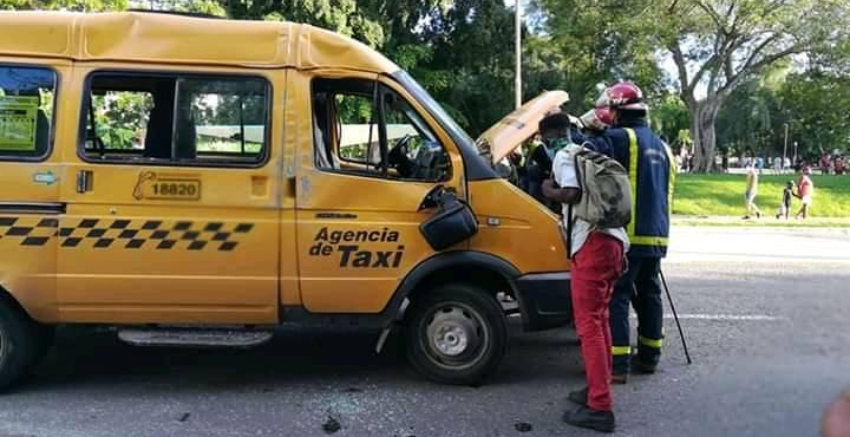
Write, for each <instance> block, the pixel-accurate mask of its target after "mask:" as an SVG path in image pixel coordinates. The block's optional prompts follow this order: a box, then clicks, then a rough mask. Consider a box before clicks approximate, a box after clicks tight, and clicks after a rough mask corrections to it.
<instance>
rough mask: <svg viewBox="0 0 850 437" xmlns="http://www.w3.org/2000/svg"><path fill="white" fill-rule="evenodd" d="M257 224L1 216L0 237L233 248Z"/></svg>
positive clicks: (67, 244) (66, 243) (25, 241)
mask: <svg viewBox="0 0 850 437" xmlns="http://www.w3.org/2000/svg"><path fill="white" fill-rule="evenodd" d="M253 228H254V224H253V223H222V222H191V221H175V222H167V221H162V220H124V219H118V220H102V219H88V218H87V219H82V220H79V221H78V222H77V223H75V224H74V226H73V227H59V220H58V219H57V218H38V217H0V241H2V240H4V239H15V240H18V242H19V245H21V246H44V245H46V244H47V243H48V242H49V241H50V239H51V238H56V239H57V240H58V244H59V247H61V248H67V249H73V248H78V247H92V248H95V249H108V248H121V249H129V250H132V249H142V248H153V249H155V250H172V249H183V250H190V251H200V250H218V251H223V252H229V251H232V250H234V249H236V247H237V246H238V245H239V241H238V240H239V237H240V235H244V234H247V233H249V232H251V230H252V229H253Z"/></svg>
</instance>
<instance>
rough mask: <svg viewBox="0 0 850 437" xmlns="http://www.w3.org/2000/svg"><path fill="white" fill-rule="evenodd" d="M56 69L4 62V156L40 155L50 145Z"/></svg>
mask: <svg viewBox="0 0 850 437" xmlns="http://www.w3.org/2000/svg"><path fill="white" fill-rule="evenodd" d="M55 92H56V73H55V72H53V71H52V70H49V69H46V68H38V67H18V66H5V65H1V64H0V158H7V159H8V158H12V159H14V158H40V157H44V156H46V155H47V152H48V150H49V149H50V129H51V126H52V125H53V122H52V120H53V101H54V100H55Z"/></svg>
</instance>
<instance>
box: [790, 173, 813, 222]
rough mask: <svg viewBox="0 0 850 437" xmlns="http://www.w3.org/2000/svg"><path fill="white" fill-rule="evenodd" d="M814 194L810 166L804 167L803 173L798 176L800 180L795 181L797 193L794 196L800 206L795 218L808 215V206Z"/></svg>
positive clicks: (809, 206)
mask: <svg viewBox="0 0 850 437" xmlns="http://www.w3.org/2000/svg"><path fill="white" fill-rule="evenodd" d="M814 195H815V185H814V184H813V183H812V169H811V167H804V168H803V174H802V175H801V176H800V181H799V182H797V193H796V195H795V197H797V198H798V199H800V201H801V203H802V206H801V207H800V211H799V212H797V218H801V217H802V218H803V219H805V218H807V217H808V216H809V208H811V206H812V197H813V196H814Z"/></svg>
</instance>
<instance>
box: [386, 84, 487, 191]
mask: <svg viewBox="0 0 850 437" xmlns="http://www.w3.org/2000/svg"><path fill="white" fill-rule="evenodd" d="M392 76H393V77H394V78H395V79H396V80H397V81H398V82H399V83H400V84H401V85H402V86H403V87H404V88H405V89H407V91H408V92H410V93H411V94H413V97H414V98H416V100H417V101H418V102H419V103H420V104H422V106H424V107H425V109H426V110H427V111H428V112H430V113H431V115H432V116H433V117H434V118H436V119H437V122H438V123H439V124H440V125H442V127H443V129H445V130H446V131H448V134H449V135H450V136H451V137H452V140H453V141H454V142H455V143H456V144H457V146H458V148H459V149H460V152H461V155H463V161H464V164H465V165H466V177H467V179H469V180H472V181H474V180H487V179H498V178H499V176H498V175H497V174H496V173H495V172H494V171H493V168H492V167H491V166H490V163H489V162H487V160H485V159H484V158H482V157H481V156H480V155H479V154H478V149H477V148H476V147H475V140H473V139H472V137H470V136H469V134H467V133H466V131H464V130H463V128H462V127H460V125H458V124H457V122H456V121H454V119H452V117H451V116H450V115H449V114H448V113H447V112H446V111H445V110H444V109H443V107H442V106H440V104H439V103H437V101H436V100H434V98H433V97H431V95H430V94H428V92H427V91H425V89H424V88H422V86H421V85H419V83H418V82H416V80H414V79H413V78H412V77H410V75H409V74H407V72H405V71H403V70H399V71H396V72H395V73H393V74H392Z"/></svg>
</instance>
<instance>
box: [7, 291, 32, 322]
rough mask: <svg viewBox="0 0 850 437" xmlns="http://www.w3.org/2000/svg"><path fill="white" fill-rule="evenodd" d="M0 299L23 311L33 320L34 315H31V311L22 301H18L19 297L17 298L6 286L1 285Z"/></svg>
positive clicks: (25, 315) (23, 313) (24, 314)
mask: <svg viewBox="0 0 850 437" xmlns="http://www.w3.org/2000/svg"><path fill="white" fill-rule="evenodd" d="M0 300H2V301H5V302H7V303H8V304H9V305H11V306H12V308H14V309H15V310H16V311H18V312H19V313H21V314H22V315H23V316H24V317H26V318H28V319H30V320H32V317H30V315H29V313H28V312H27V311H26V310H25V309H24V307H23V306H22V305H21V303H20V302H18V300H17V299H15V296H13V295H12V293H9V292H8V291H7V290H6V289H5V288H3V287H1V286H0Z"/></svg>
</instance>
